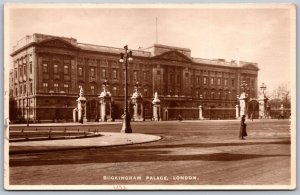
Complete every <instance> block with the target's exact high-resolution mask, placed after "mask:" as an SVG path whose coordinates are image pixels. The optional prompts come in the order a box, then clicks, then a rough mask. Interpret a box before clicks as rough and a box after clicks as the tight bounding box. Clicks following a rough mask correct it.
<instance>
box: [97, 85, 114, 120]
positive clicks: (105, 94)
mask: <svg viewBox="0 0 300 195" xmlns="http://www.w3.org/2000/svg"><path fill="white" fill-rule="evenodd" d="M108 86H109V83H108V82H107V80H105V81H104V82H103V83H102V88H103V91H102V92H101V94H100V95H99V99H100V110H99V112H100V117H99V119H100V120H99V122H100V121H102V122H106V121H111V120H112V118H111V93H110V92H109V91H107V87H108ZM107 110H109V112H107Z"/></svg>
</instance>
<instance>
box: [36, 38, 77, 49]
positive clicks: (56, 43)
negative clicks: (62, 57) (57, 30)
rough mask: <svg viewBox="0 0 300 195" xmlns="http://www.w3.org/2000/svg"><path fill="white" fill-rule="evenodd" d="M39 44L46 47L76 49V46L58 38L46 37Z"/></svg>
mask: <svg viewBox="0 0 300 195" xmlns="http://www.w3.org/2000/svg"><path fill="white" fill-rule="evenodd" d="M39 45H42V46H47V47H57V48H65V49H77V47H76V46H74V45H72V44H71V43H69V42H67V41H65V40H63V39H60V38H53V39H47V40H44V41H41V42H40V43H39Z"/></svg>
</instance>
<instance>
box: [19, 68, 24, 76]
mask: <svg viewBox="0 0 300 195" xmlns="http://www.w3.org/2000/svg"><path fill="white" fill-rule="evenodd" d="M22 72H23V71H22V67H20V68H19V78H21V77H22Z"/></svg>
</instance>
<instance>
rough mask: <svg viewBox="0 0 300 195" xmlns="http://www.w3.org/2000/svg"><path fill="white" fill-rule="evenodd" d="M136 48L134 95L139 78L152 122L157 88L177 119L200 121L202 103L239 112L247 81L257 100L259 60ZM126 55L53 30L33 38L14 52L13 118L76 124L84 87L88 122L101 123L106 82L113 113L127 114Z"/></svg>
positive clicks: (130, 71) (130, 86) (162, 47)
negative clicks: (123, 59) (239, 97)
mask: <svg viewBox="0 0 300 195" xmlns="http://www.w3.org/2000/svg"><path fill="white" fill-rule="evenodd" d="M129 49H131V48H130V46H129ZM131 50H132V55H133V61H132V62H130V63H129V64H128V79H127V80H128V96H130V97H131V95H132V94H133V92H134V85H135V84H136V82H137V81H138V82H139V83H140V87H139V91H140V92H141V94H142V97H143V109H144V112H143V114H144V118H145V119H146V120H147V119H151V118H152V110H153V109H152V106H153V105H152V101H153V98H154V93H156V92H157V94H158V97H159V100H160V106H161V109H160V112H161V113H159V114H160V116H161V120H172V119H176V116H177V115H178V113H180V114H181V115H182V116H183V117H184V118H190V119H196V118H197V117H198V115H197V112H198V111H197V109H198V107H199V106H200V105H201V106H203V108H204V109H205V108H207V109H212V108H222V109H235V107H236V105H237V104H238V100H237V95H239V94H241V90H242V89H241V83H242V81H245V82H246V83H247V93H248V95H249V97H250V98H257V91H258V83H257V74H258V70H259V68H258V65H257V63H252V62H244V61H235V60H231V61H226V60H224V59H201V58H195V57H192V55H191V50H190V49H188V48H181V47H175V46H167V45H161V44H154V45H153V46H151V47H148V48H143V49H141V48H139V49H136V50H134V49H131ZM121 52H124V49H123V47H122V46H120V48H115V47H109V46H100V45H93V44H86V43H80V42H78V41H77V40H76V39H74V38H67V37H60V36H51V35H45V34H33V35H27V36H26V37H24V38H23V39H21V40H20V41H18V42H17V43H16V45H15V46H14V48H13V50H12V52H11V54H10V56H11V59H10V63H11V64H10V66H9V67H10V75H9V76H10V79H9V89H10V91H9V95H10V120H17V119H26V118H29V119H30V120H31V121H34V122H35V121H53V120H58V121H59V120H62V121H72V111H73V109H74V108H75V107H76V105H77V102H76V100H77V98H78V96H79V88H81V87H82V89H83V90H84V96H85V98H86V117H87V120H88V121H95V120H97V116H98V115H99V94H100V93H101V91H102V83H103V82H104V80H105V79H107V81H108V82H109V86H108V90H109V91H110V93H111V97H112V115H113V117H114V118H115V119H118V118H121V115H122V114H123V112H124V94H125V92H124V91H125V90H124V87H125V78H124V75H125V65H124V64H123V63H120V62H119V59H120V53H121ZM130 97H129V100H130ZM165 112H168V115H165ZM228 117H230V116H228Z"/></svg>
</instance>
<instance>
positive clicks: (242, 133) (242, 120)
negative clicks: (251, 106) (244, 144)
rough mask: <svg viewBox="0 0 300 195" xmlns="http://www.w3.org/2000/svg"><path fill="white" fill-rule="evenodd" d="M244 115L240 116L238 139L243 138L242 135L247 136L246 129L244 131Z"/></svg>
mask: <svg viewBox="0 0 300 195" xmlns="http://www.w3.org/2000/svg"><path fill="white" fill-rule="evenodd" d="M245 117H246V116H245V115H243V116H242V118H241V127H240V134H239V139H245V138H244V137H245V136H247V131H246V127H247V125H246V123H245V120H246V119H245Z"/></svg>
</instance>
